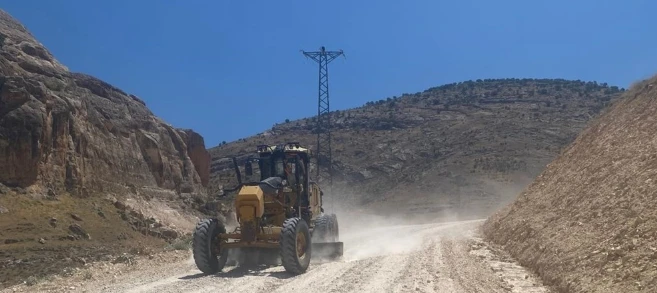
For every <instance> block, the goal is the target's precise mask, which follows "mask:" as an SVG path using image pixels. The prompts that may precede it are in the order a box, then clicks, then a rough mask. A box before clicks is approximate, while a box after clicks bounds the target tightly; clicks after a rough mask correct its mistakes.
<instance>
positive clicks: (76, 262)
mask: <svg viewBox="0 0 657 293" xmlns="http://www.w3.org/2000/svg"><path fill="white" fill-rule="evenodd" d="M0 206H4V207H6V208H7V209H8V210H9V212H8V213H3V214H0V270H1V271H2V272H3V273H2V274H0V283H2V285H1V286H10V285H12V284H16V283H20V282H22V281H24V280H26V279H27V278H28V277H30V276H33V277H34V278H36V279H41V278H43V277H45V276H48V275H51V274H61V273H62V272H63V270H64V268H72V267H80V266H82V265H84V264H85V263H88V262H92V261H96V260H107V259H111V258H112V257H113V255H118V254H121V253H123V252H126V251H131V250H134V249H137V250H144V249H146V248H149V247H150V248H152V249H162V248H163V247H164V246H165V244H166V242H164V241H163V240H160V239H157V238H153V237H148V236H144V235H142V234H140V233H138V232H136V231H134V230H133V229H132V228H131V226H130V225H129V224H128V223H127V222H125V221H124V220H123V219H121V217H120V214H119V213H118V211H117V209H116V208H115V207H114V206H113V205H112V202H110V201H108V200H104V199H99V198H88V199H80V198H72V197H70V196H68V195H60V196H58V197H57V199H56V200H47V199H43V198H33V197H29V196H28V195H20V194H5V195H2V196H0ZM72 214H75V215H77V216H78V217H79V218H80V219H82V221H78V220H75V219H74V218H73V217H72V216H71V215H72ZM53 218H54V219H56V226H55V227H53V226H52V225H51V223H52V222H53V221H51V219H53ZM71 224H78V225H79V226H80V227H82V228H83V229H84V230H85V231H86V232H87V233H88V234H89V235H90V236H91V239H89V240H86V239H84V238H83V239H79V240H69V239H67V238H66V237H67V236H68V235H71V234H73V233H72V232H71V231H70V230H69V226H70V225H71ZM40 239H43V240H44V241H42V242H43V243H41V242H39V240H40ZM6 240H11V241H9V242H14V241H15V243H11V244H4V243H5V241H6Z"/></svg>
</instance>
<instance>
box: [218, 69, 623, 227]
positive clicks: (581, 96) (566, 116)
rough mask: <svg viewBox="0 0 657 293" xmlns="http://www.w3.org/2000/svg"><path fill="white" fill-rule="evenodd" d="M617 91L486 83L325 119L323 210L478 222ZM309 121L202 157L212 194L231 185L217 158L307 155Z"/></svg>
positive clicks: (581, 85)
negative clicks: (290, 146)
mask: <svg viewBox="0 0 657 293" xmlns="http://www.w3.org/2000/svg"><path fill="white" fill-rule="evenodd" d="M622 91H623V89H618V88H617V87H610V86H608V85H606V84H598V83H596V82H582V81H568V80H559V79H491V80H488V79H487V80H477V81H467V82H461V83H455V84H448V85H443V86H440V87H436V88H431V89H428V90H426V91H424V92H421V93H416V94H404V95H402V96H401V97H392V98H388V99H385V100H381V101H378V102H370V103H367V105H365V106H363V107H360V108H356V109H350V110H346V111H334V112H333V113H332V114H331V115H332V120H333V121H334V129H335V130H334V132H333V137H334V139H333V150H334V161H335V169H336V175H335V176H334V184H335V186H334V187H335V189H334V191H333V192H330V194H329V197H328V201H329V202H330V203H336V202H341V203H343V204H345V205H353V204H358V205H362V204H365V205H370V206H371V207H372V208H376V209H377V210H378V211H380V212H382V213H387V212H390V210H388V207H390V206H391V205H392V206H394V208H393V210H394V211H396V212H399V213H406V212H409V211H411V212H413V213H417V214H423V213H430V214H431V215H432V216H435V215H436V214H437V213H440V212H442V211H446V210H451V211H453V210H454V209H459V208H462V211H463V212H467V213H470V214H481V213H483V212H486V211H489V210H490V209H491V208H496V207H497V206H498V204H499V203H500V202H503V201H504V200H505V198H506V197H507V195H513V194H516V192H518V191H519V190H521V189H522V188H523V187H525V186H526V184H528V183H529V182H531V180H533V178H534V177H535V176H536V175H538V174H539V172H540V171H541V170H542V169H543V168H544V166H545V165H546V164H547V163H548V162H549V161H551V160H552V159H553V158H554V157H555V156H556V155H557V154H558V153H559V151H560V150H561V148H562V147H563V146H565V145H567V144H568V143H570V142H571V141H572V139H574V137H575V136H576V135H577V133H578V132H579V131H581V130H582V129H583V128H584V126H585V125H586V123H587V122H588V121H589V119H591V117H593V116H595V115H596V114H597V113H598V112H599V111H600V110H601V109H602V108H603V107H605V106H606V105H607V104H608V103H610V102H611V101H613V100H614V99H615V98H616V97H617V96H618V95H619V94H620V92H622ZM313 120H314V118H311V119H302V120H298V121H289V122H287V123H282V124H278V125H275V126H274V127H273V128H272V129H270V130H268V131H266V132H264V133H261V134H259V135H256V136H253V137H248V138H245V139H241V140H239V141H235V142H231V143H228V144H224V145H220V146H217V147H214V148H212V149H210V154H211V155H212V167H211V168H212V169H211V171H212V174H211V184H210V190H211V192H220V189H221V187H222V186H232V185H233V184H234V183H235V182H234V179H233V178H234V175H233V172H232V170H231V169H230V167H231V166H230V160H227V159H225V157H228V156H233V155H237V156H238V157H239V158H244V156H245V155H246V154H251V153H253V152H254V149H255V146H256V145H257V144H262V143H268V144H271V143H280V142H286V141H299V142H301V143H303V144H305V145H307V146H309V147H311V148H314V140H315V136H314V135H313V133H312V130H313V126H314V124H313ZM332 199H333V201H331V200H332ZM400 204H401V206H400Z"/></svg>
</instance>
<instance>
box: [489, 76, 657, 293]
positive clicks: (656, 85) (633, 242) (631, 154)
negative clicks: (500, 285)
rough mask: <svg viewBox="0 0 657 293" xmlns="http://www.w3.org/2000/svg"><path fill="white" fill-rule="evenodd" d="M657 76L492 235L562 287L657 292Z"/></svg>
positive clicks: (502, 214) (587, 134) (499, 220)
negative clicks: (656, 138) (656, 137)
mask: <svg viewBox="0 0 657 293" xmlns="http://www.w3.org/2000/svg"><path fill="white" fill-rule="evenodd" d="M656 99H657V76H655V77H653V78H651V79H649V80H645V81H642V82H639V83H636V84H635V85H634V86H633V87H632V88H631V89H630V90H629V91H628V92H626V93H625V94H624V95H623V97H622V99H620V100H618V101H617V102H616V103H615V105H613V106H612V107H611V108H610V109H609V110H608V111H607V112H606V113H604V114H603V115H602V116H600V117H599V119H596V120H595V121H592V123H591V124H590V126H589V127H587V128H586V130H584V131H583V132H582V133H581V134H580V135H579V136H578V137H577V139H576V140H575V141H574V142H573V143H572V144H571V145H570V146H568V147H567V148H566V149H565V150H564V151H563V152H562V154H561V155H560V156H559V157H558V158H557V159H556V160H554V161H553V162H552V163H550V164H549V165H548V167H547V168H546V169H545V171H544V172H542V174H541V175H540V176H539V177H538V178H537V179H536V180H535V181H534V182H533V183H532V184H531V185H530V186H529V187H528V188H527V189H526V190H525V191H524V192H522V193H521V194H520V195H519V196H518V198H517V199H516V200H515V202H513V204H511V205H510V206H508V207H506V208H504V209H503V210H501V211H499V212H498V213H496V214H495V215H493V216H492V217H491V218H489V219H488V221H487V222H486V223H485V225H484V231H485V234H486V237H488V238H489V239H491V240H492V241H494V242H496V243H499V244H501V245H503V246H504V247H505V248H506V250H508V251H509V252H510V253H511V254H512V255H513V256H515V257H516V258H517V259H519V261H520V262H521V263H522V264H523V265H525V266H528V267H531V268H533V269H534V271H536V272H537V273H538V274H540V276H541V278H542V279H543V280H544V281H545V283H547V284H548V285H552V286H553V287H555V288H556V289H557V291H558V292H657V283H656V282H655V276H656V275H657V268H656V267H655V258H657V200H655V199H656V198H657V188H656V186H657V140H655V136H657V118H656V117H657V103H655V101H656Z"/></svg>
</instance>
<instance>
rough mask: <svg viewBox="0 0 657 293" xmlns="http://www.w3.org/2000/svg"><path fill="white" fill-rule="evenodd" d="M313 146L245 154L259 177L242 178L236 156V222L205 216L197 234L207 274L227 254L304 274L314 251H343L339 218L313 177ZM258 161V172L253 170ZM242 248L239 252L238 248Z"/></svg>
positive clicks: (197, 254)
mask: <svg viewBox="0 0 657 293" xmlns="http://www.w3.org/2000/svg"><path fill="white" fill-rule="evenodd" d="M311 155H312V154H311V151H310V150H309V149H307V148H304V147H302V146H301V145H299V143H286V144H282V145H276V146H269V145H258V146H257V156H255V157H250V158H248V159H246V161H245V163H244V170H245V174H246V175H247V176H248V177H259V178H257V179H256V180H251V181H245V182H242V176H241V172H240V169H239V165H238V163H237V160H236V158H232V160H233V164H234V168H235V172H236V175H237V181H238V185H237V186H236V187H235V188H233V189H232V190H233V191H238V192H237V195H236V197H235V214H236V220H237V222H238V226H237V227H236V228H235V229H234V230H233V231H226V227H225V224H224V223H222V222H221V221H220V220H219V219H217V218H209V219H203V220H201V221H200V222H199V223H198V224H197V225H196V228H195V231H194V238H193V254H194V261H195V263H196V266H197V267H198V269H199V270H201V271H202V272H204V273H206V274H214V273H217V272H219V271H221V270H222V269H223V268H224V266H226V264H227V262H229V257H231V256H235V255H238V256H237V257H235V258H236V259H234V260H232V261H234V262H237V263H242V264H249V265H257V264H270V265H271V264H282V265H283V267H284V268H285V270H286V271H288V272H290V273H293V274H302V273H304V272H305V271H306V270H307V269H308V266H309V265H310V260H311V257H313V256H314V255H315V256H318V257H322V258H328V259H336V258H339V257H341V256H342V253H343V243H342V242H339V241H338V240H339V227H338V220H337V217H336V216H335V214H327V213H325V212H324V208H323V206H322V195H323V192H322V191H321V189H320V188H319V185H318V184H317V183H316V182H313V181H312V180H310V178H309V173H310V172H309V169H310V157H311ZM254 163H257V165H256V166H257V168H258V169H259V173H260V174H259V176H257V175H255V176H254V172H253V169H254ZM236 251H239V253H234V252H236Z"/></svg>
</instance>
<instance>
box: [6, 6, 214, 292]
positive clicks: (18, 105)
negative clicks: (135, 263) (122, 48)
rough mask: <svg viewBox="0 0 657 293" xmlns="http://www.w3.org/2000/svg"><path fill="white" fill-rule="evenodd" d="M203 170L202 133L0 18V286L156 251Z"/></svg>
mask: <svg viewBox="0 0 657 293" xmlns="http://www.w3.org/2000/svg"><path fill="white" fill-rule="evenodd" d="M209 164H210V157H209V154H208V152H207V150H206V149H205V145H204V142H203V138H202V137H201V136H200V135H199V134H197V133H195V132H194V131H191V130H183V129H176V128H174V127H172V126H171V125H169V124H167V123H166V122H164V121H162V120H161V119H159V118H158V117H156V116H154V115H153V113H151V111H150V110H148V108H147V107H146V106H145V103H144V102H143V101H141V100H140V99H139V98H137V97H135V96H134V95H130V94H127V93H125V92H123V91H122V90H120V89H118V88H116V87H113V86H112V85H109V84H107V83H105V82H103V81H101V80H99V79H97V78H94V77H92V76H89V75H86V74H81V73H74V72H70V71H69V70H68V69H67V68H66V67H64V66H63V65H62V64H60V63H59V62H58V61H57V60H56V59H55V58H54V57H53V56H52V54H51V53H50V52H48V50H47V49H46V48H45V47H44V46H43V45H42V44H40V43H39V42H38V41H37V40H35V39H34V37H33V36H32V35H31V34H30V33H29V32H28V30H27V29H25V27H23V25H21V24H20V23H19V22H18V21H16V20H15V19H13V18H12V17H11V16H10V15H9V14H7V13H5V12H4V11H1V10H0V248H1V250H0V271H2V272H3V273H2V274H0V284H1V285H0V286H6V285H10V284H12V283H14V282H19V281H22V280H24V279H25V278H26V277H28V276H30V275H32V274H34V275H44V274H49V273H60V272H61V269H62V267H66V266H76V265H81V264H82V263H84V262H86V261H90V260H93V259H97V258H98V257H108V255H112V254H113V253H114V252H118V253H123V252H126V251H129V249H130V248H138V249H139V250H143V248H144V247H159V248H164V246H165V244H166V242H164V240H162V239H166V240H171V239H173V238H176V237H178V235H179V234H180V232H189V231H191V228H190V227H189V226H185V225H189V224H190V222H189V221H188V220H186V219H184V217H181V216H180V215H181V213H184V211H185V210H187V211H189V210H193V208H194V207H196V208H199V207H200V206H201V205H202V204H203V197H204V195H205V194H206V186H207V184H208V181H209ZM152 217H155V218H152ZM192 224H193V223H192ZM173 225H176V226H178V228H182V229H181V230H176V228H175V227H174V226H173ZM167 226H169V227H167Z"/></svg>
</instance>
